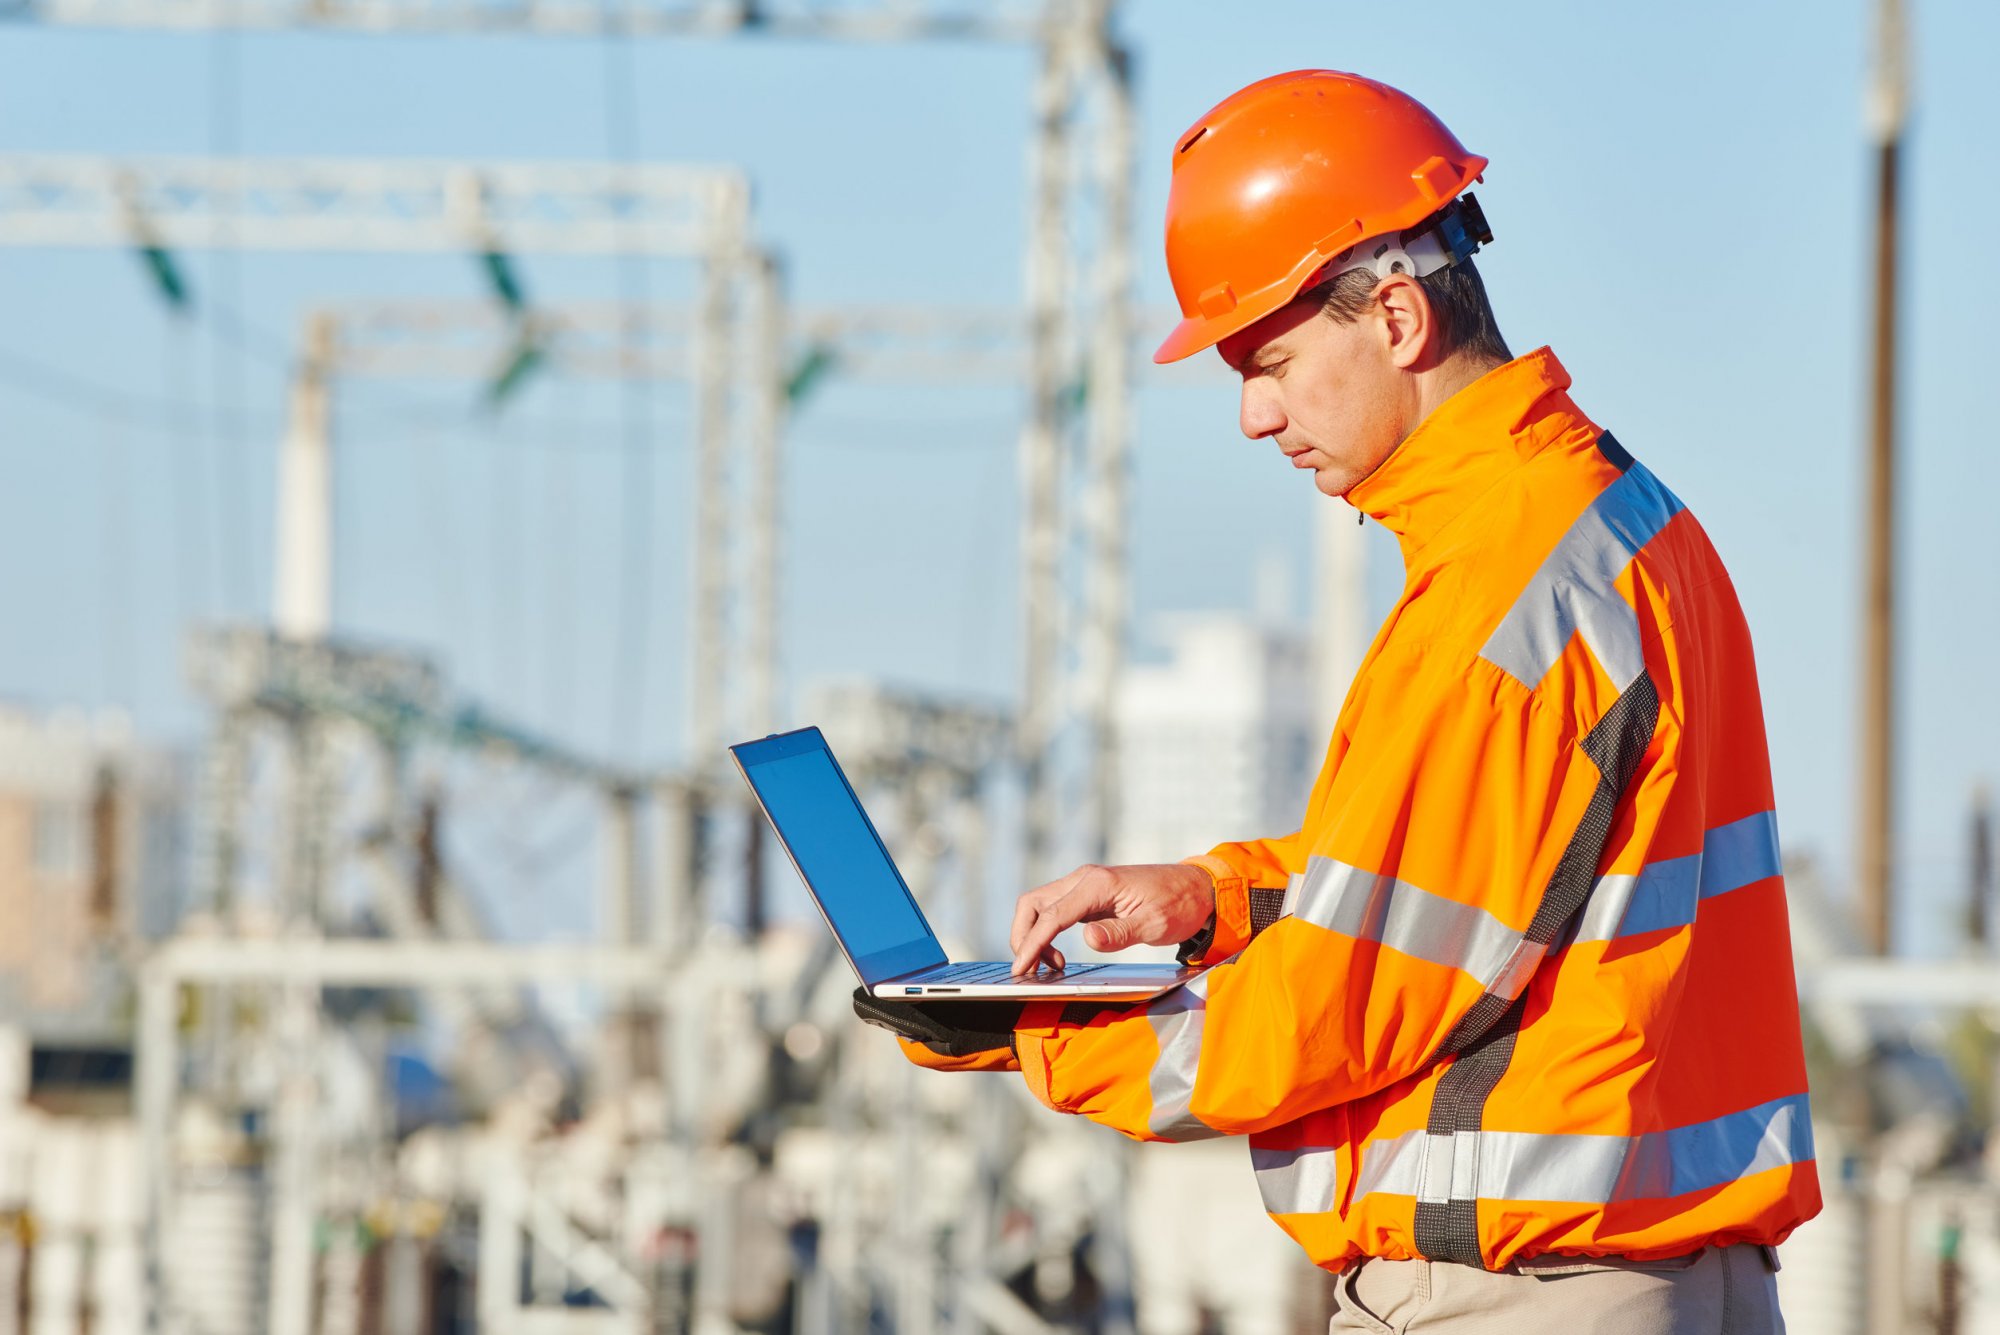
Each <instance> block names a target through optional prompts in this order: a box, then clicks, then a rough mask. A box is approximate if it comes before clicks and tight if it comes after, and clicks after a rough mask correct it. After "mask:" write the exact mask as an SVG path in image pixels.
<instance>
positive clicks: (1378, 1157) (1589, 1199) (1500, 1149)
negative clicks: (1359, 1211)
mask: <svg viewBox="0 0 2000 1335" xmlns="http://www.w3.org/2000/svg"><path fill="white" fill-rule="evenodd" d="M1339 1155H1340V1151H1339V1150H1338V1149H1337V1148H1333V1147H1321V1146H1309V1147H1306V1148H1304V1149H1295V1150H1260V1149H1252V1151H1251V1156H1250V1157H1251V1164H1252V1166H1253V1167H1254V1168H1255V1169H1256V1172H1257V1185H1258V1188H1259V1189H1260V1190H1261V1191H1262V1192H1263V1195H1264V1207H1265V1209H1267V1210H1269V1211H1270V1212H1271V1213H1272V1214H1310V1213H1320V1212H1324V1211H1328V1210H1331V1209H1333V1208H1334V1205H1335V1202H1336V1201H1338V1200H1339V1198H1340V1197H1339V1183H1338V1181H1337V1177H1338V1173H1337V1171H1336V1169H1337V1165H1338V1162H1339ZM1812 1158H1813V1137H1812V1116H1811V1114H1810V1112H1809V1111H1808V1110H1807V1106H1806V1096H1805V1095H1804V1094H1793V1095H1788V1096H1786V1097H1785V1098H1781V1099H1773V1100H1771V1101H1770V1102H1769V1103H1760V1104H1758V1105H1756V1106H1755V1107H1752V1108H1745V1109H1743V1110H1741V1111H1740V1112H1733V1113H1725V1114H1724V1115H1723V1116H1721V1117H1716V1118H1712V1119H1710V1120H1708V1121H1705V1122H1695V1123H1691V1124H1689V1125H1687V1126H1677V1127H1672V1128H1670V1129H1668V1130H1665V1131H1649V1132H1646V1133H1644V1134H1642V1135H1637V1136H1598V1135H1580V1134H1575V1133H1565V1134H1540V1133H1536V1132H1531V1131H1466V1132H1459V1133H1457V1134H1455V1135H1449V1136H1433V1135H1431V1134H1429V1133H1428V1132H1425V1131H1422V1130H1417V1131H1409V1132H1406V1133H1404V1134H1403V1135H1400V1136H1395V1137H1391V1138H1388V1139H1385V1140H1372V1141H1369V1142H1368V1143H1367V1144H1365V1145H1363V1146H1362V1147H1361V1169H1360V1172H1359V1173H1358V1174H1357V1175H1356V1178H1355V1183H1354V1196H1355V1198H1356V1199H1359V1198H1361V1197H1363V1196H1367V1195H1370V1194H1372V1193H1375V1192H1386V1193H1389V1194H1391V1195H1397V1196H1412V1197H1415V1196H1421V1195H1422V1194H1423V1193H1424V1192H1425V1190H1426V1189H1427V1184H1426V1177H1427V1175H1428V1177H1429V1178H1430V1179H1431V1183H1430V1185H1431V1186H1435V1185H1436V1179H1437V1178H1439V1177H1440V1176H1441V1175H1448V1176H1449V1177H1450V1178H1451V1179H1453V1180H1454V1181H1458V1180H1461V1179H1462V1180H1464V1181H1465V1182H1466V1183H1467V1184H1470V1185H1472V1186H1473V1191H1474V1192H1476V1194H1477V1196H1478V1198H1479V1199H1481V1200H1501V1201H1566V1202H1576V1203H1584V1204H1594V1205H1610V1204H1613V1203H1616V1202H1624V1201H1638V1200H1662V1199H1670V1198H1672V1197H1675V1196H1685V1195H1687V1194H1689V1193H1690V1192H1696V1191H1712V1190H1714V1189H1715V1188H1717V1187H1723V1186H1727V1185H1728V1184H1729V1183H1731V1182H1735V1181H1738V1180H1740V1179H1742V1178H1745V1177H1749V1176H1751V1175H1753V1174H1756V1173H1762V1172H1767V1171H1769V1170H1770V1169H1773V1168H1782V1167H1784V1166H1786V1165H1788V1164H1798V1163H1806V1162H1808V1161H1810V1160H1811V1159H1812ZM1440 1163H1444V1164H1446V1165H1447V1166H1446V1167H1444V1168H1442V1169H1441V1168H1440V1167H1439V1164H1440ZM1453 1195H1454V1196H1460V1193H1458V1192H1457V1191H1454V1192H1453ZM1471 1195H1472V1193H1471V1192H1468V1193H1465V1194H1464V1195H1463V1196H1462V1197H1461V1198H1463V1199H1470V1198H1471Z"/></svg>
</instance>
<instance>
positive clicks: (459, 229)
mask: <svg viewBox="0 0 2000 1335" xmlns="http://www.w3.org/2000/svg"><path fill="white" fill-rule="evenodd" d="M135 218H137V219H143V220H144V223H145V226H146V229H147V232H148V235H149V236H150V237H151V238H152V239H153V240H154V241H156V242H157V244H159V245H161V246H163V247H166V248H168V249H170V250H195V249H202V248H206V247H210V246H214V245H217V244H219V243H221V242H223V241H226V242H227V244H228V245H229V246H230V247H231V248H232V249H244V250H285V251H307V250H323V251H393V252H402V253H424V252H439V251H444V252H450V251H464V252H466V253H468V254H484V253H485V252H486V251H487V250H488V249H489V248H491V247H493V246H495V245H498V246H501V247H504V248H505V249H506V250H507V251H508V252H509V253H515V254H519V253H526V252H542V253H548V254H560V255H633V254H637V255H661V256H683V257H686V256H694V255H701V254H704V253H707V252H709V251H711V250H715V249H718V248H725V249H732V250H733V249H734V248H736V247H738V246H742V245H747V244H748V240H749V237H750V186H749V181H748V179H747V178H746V177H745V176H744V174H743V173H742V172H740V171H737V170H735V169H733V168H726V167H692V166H678V165H664V164H649V165H645V166H632V165H627V164H621V163H596V162H484V163H467V162H445V161H425V160H421V159H411V160H394V159H391V160H387V161H384V160H379V159H356V160H345V159H337V158H336V159H311V158H285V159H257V158H230V159H215V158H172V157H134V158H101V157H86V156H68V155H54V154H6V155H0V246H48V247H56V248H64V249H68V248H75V247H90V246H97V247H124V246H129V245H131V244H133V240H134V238H133V225H134V219H135Z"/></svg>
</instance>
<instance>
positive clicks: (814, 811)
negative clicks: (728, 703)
mask: <svg viewBox="0 0 2000 1335" xmlns="http://www.w3.org/2000/svg"><path fill="white" fill-rule="evenodd" d="M733 749H734V750H735V752H736V755H737V758H738V759H739V760H740V761H741V762H742V764H743V773H744V776H745V777H746V778H748V779H749V780H750V785H751V787H753V788H755V789H756V790H757V796H758V797H759V798H760V799H761V800H762V801H763V804H764V810H765V811H766V812H767V813H769V815H770V817H771V824H772V825H773V826H774V827H776V829H777V831H778V837H779V838H780V839H781V840H783V841H784V844H785V847H786V848H787V849H788V850H790V852H791V855H792V860H793V861H794V862H796V863H797V864H798V867H799V871H800V872H801V874H803V875H804V877H805V879H806V885H807V886H808V888H810V889H811V891H812V893H813V897H814V898H815V899H817V900H818V901H819V905H820V909H821V911H822V912H824V913H825V914H826V920H827V923H828V924H829V925H830V926H831V927H832V928H833V931H834V935H836V936H838V937H839V938H840V943H841V945H842V946H843V947H845V948H846V950H847V956H848V958H849V959H851V960H853V961H854V967H855V968H856V969H857V970H859V971H860V973H861V977H862V980H863V981H864V982H867V983H870V984H873V983H876V982H879V981H881V980H882V979H886V978H894V977H896V976H897V975H899V974H904V973H908V972H910V971H912V970H915V969H921V968H925V967H927V966H929V965H933V964H942V963H944V958H945V956H944V948H943V947H942V946H940V945H939V944H938V941H937V938H936V937H935V936H933V935H931V930H930V927H929V926H928V925H927V924H926V923H925V922H924V919H923V915H922V914H921V913H920V912H918V910H917V905H916V901H915V900H913V899H911V897H910V892H909V890H908V889H907V888H906V887H905V886H904V885H903V878H902V876H901V875H900V874H899V873H898V872H897V871H896V866H895V864H894V863H893V862H891V861H890V860H889V854H888V852H887V851H886V850H885V849H884V848H883V847H882V841H881V840H880V839H879V838H877V837H876V835H875V827H874V826H873V825H871V824H870V823H869V820H868V816H867V814H866V813H865V812H863V811H862V809H861V803H860V802H859V801H858V800H857V799H856V798H855V796H854V792H853V790H852V789H850V788H849V787H848V786H847V779H846V777H845V776H843V775H842V774H841V772H840V768H839V766H837V765H836V764H835V763H834V759H833V755H832V753H831V752H829V751H828V750H827V749H826V741H825V739H824V738H822V737H821V736H820V734H819V730H818V729H816V728H809V729H806V730H804V731H802V732H795V733H786V734H784V735H783V736H779V737H771V738H766V739H765V740H763V741H761V742H749V743H746V744H744V745H742V746H739V747H735V748H733Z"/></svg>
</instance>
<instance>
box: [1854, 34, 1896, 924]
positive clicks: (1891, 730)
mask: <svg viewBox="0 0 2000 1335" xmlns="http://www.w3.org/2000/svg"><path fill="white" fill-rule="evenodd" d="M1880 22H1881V27H1880V30H1879V32H1878V34H1877V41H1878V43H1879V49H1878V52H1877V60H1878V62H1879V63H1878V66H1877V75H1876V85H1875V88H1874V90H1873V92H1874V99H1873V100H1874V106H1873V107H1872V111H1873V112H1874V120H1875V130H1876V194H1875V336H1874V348H1873V352H1874V374H1873V376H1872V385H1871V388H1872V398H1873V403H1872V405H1871V407H1872V411H1871V413H1870V421H1869V447H1868V471H1867V481H1866V489H1865V493H1864V495H1865V501H1866V504H1867V507H1868V537H1867V546H1866V551H1867V562H1868V566H1867V574H1866V576H1865V582H1864V586H1863V593H1862V609H1861V645H1862V648H1861V810H1860V823H1859V824H1860V847H1859V849H1858V851H1857V854H1858V855H1857V858H1856V865H1855V875H1856V879H1857V881H1858V883H1859V886H1860V892H1861V894H1860V898H1861V928H1862V932H1863V935H1864V937H1865V938H1866V940H1867V943H1868V945H1869V947H1870V948H1871V949H1873V950H1874V951H1875V952H1876V953H1877V954H1887V953H1888V952H1889V948H1890V945H1891V920H1892V918H1893V901H1894V885H1893V882H1892V876H1891V870H1890V868H1891V865H1892V863H1893V861H1894V855H1895V847H1894V829H1893V815H1894V809H1895V610H1896V604H1895V591H1896V578H1895V576H1896V566H1895V556H1896V552H1895V546H1896V528H1895V521H1896V514H1895V509H1896V467H1895V464H1896V458H1895V455H1896V277H1897V275H1896V250H1897V246H1896V224H1897V211H1898V203H1899V201H1898V198H1897V177H1898V172H1899V166H1900V156H1901V148H1902V135H1903V98H1904V91H1903V14H1902V5H1901V4H1900V3H1897V0H1883V4H1882V7H1881V11H1880Z"/></svg>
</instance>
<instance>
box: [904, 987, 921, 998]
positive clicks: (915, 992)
mask: <svg viewBox="0 0 2000 1335" xmlns="http://www.w3.org/2000/svg"><path fill="white" fill-rule="evenodd" d="M923 994H924V990H923V989H922V988H921V987H906V988H904V989H903V995H904V996H906V997H920V996H922V995H923Z"/></svg>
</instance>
